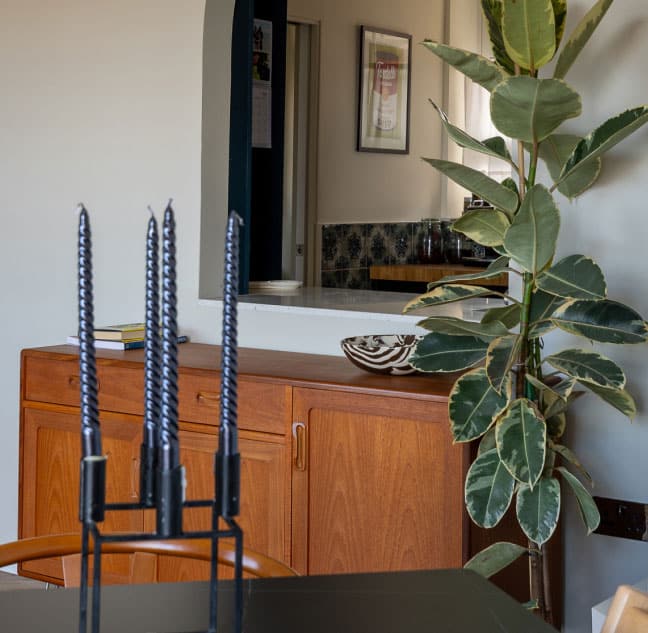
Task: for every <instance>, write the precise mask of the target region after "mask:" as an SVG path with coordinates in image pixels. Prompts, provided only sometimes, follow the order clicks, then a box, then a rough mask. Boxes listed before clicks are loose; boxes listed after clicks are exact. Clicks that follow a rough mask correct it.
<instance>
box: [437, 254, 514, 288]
mask: <svg viewBox="0 0 648 633" xmlns="http://www.w3.org/2000/svg"><path fill="white" fill-rule="evenodd" d="M508 263H509V258H508V257H498V258H497V259H496V260H495V261H493V262H491V263H490V264H489V265H488V267H487V268H485V269H484V270H480V271H478V272H476V273H469V274H465V275H448V276H447V277H443V278H442V279H439V281H432V282H430V283H429V284H428V290H431V289H432V288H435V287H436V286H442V285H444V284H450V283H457V282H459V283H461V282H462V281H475V280H477V279H490V278H491V277H499V275H501V274H502V273H503V272H505V271H506V270H507V266H508Z"/></svg>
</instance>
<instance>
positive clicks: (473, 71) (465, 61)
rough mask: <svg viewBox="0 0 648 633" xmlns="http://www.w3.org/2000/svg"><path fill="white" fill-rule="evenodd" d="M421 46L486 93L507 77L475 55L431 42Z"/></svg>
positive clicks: (495, 65) (497, 68)
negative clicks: (484, 89)
mask: <svg viewBox="0 0 648 633" xmlns="http://www.w3.org/2000/svg"><path fill="white" fill-rule="evenodd" d="M423 46H425V48H427V49H428V50H429V51H430V52H432V53H434V54H435V55H436V56H437V57H440V58H441V59H442V60H443V61H444V62H447V63H448V64H450V66H452V67H453V68H456V69H457V70H458V71H459V72H460V73H463V74H464V75H466V77H468V79H471V80H472V81H474V82H475V83H476V84H479V85H480V86H482V87H484V88H486V90H488V91H491V90H492V89H493V88H494V87H495V86H496V85H497V84H498V83H499V82H500V81H502V80H503V79H504V78H505V77H506V76H507V75H506V74H505V73H504V72H503V71H502V69H501V68H500V67H499V66H498V65H497V64H494V63H493V62H492V61H490V59H487V58H486V57H482V56H481V55H477V54H476V53H471V52H470V51H464V50H462V49H460V48H455V47H453V46H448V45H447V44H441V43H440V42H433V41H432V40H425V41H424V42H423Z"/></svg>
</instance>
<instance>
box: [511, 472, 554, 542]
mask: <svg viewBox="0 0 648 633" xmlns="http://www.w3.org/2000/svg"><path fill="white" fill-rule="evenodd" d="M515 511H516V514H517V519H518V523H519V524H520V527H521V528H522V530H523V532H524V533H525V534H526V535H527V537H528V538H529V540H530V541H532V542H534V543H536V544H538V545H542V544H543V543H546V542H547V541H548V540H549V539H550V538H551V535H552V534H553V533H554V531H555V529H556V526H557V525H558V517H559V516H560V484H559V483H558V480H557V479H555V478H554V477H543V478H542V479H540V481H538V483H537V485H536V486H535V487H534V488H533V489H531V488H530V487H529V486H527V485H524V484H523V485H521V486H520V489H519V490H518V494H517V503H516V508H515Z"/></svg>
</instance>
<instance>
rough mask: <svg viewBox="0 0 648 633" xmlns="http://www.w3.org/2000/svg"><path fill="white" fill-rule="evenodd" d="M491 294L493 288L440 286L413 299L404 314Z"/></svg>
mask: <svg viewBox="0 0 648 633" xmlns="http://www.w3.org/2000/svg"><path fill="white" fill-rule="evenodd" d="M490 294H493V289H492V288H482V287H481V286H465V285H462V284H452V285H447V286H439V287H438V288H434V289H433V290H430V291H429V292H426V293H425V294H422V295H419V296H418V297H415V298H414V299H412V300H411V301H410V302H409V303H407V304H406V305H405V307H404V308H403V312H411V311H412V310H418V309H419V308H426V307H429V306H438V305H443V304H444V303H454V302H455V301H463V300H464V299H471V298H473V297H483V296H484V295H490Z"/></svg>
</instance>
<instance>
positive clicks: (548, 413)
mask: <svg viewBox="0 0 648 633" xmlns="http://www.w3.org/2000/svg"><path fill="white" fill-rule="evenodd" d="M584 393H585V392H584V391H572V392H571V393H570V394H569V395H568V396H567V397H566V398H561V397H560V396H557V395H556V394H555V392H553V391H547V392H545V393H544V395H543V400H544V408H543V411H542V415H543V416H544V417H545V419H547V418H553V417H555V416H557V415H561V414H562V413H565V411H567V409H569V407H570V406H571V404H572V402H574V400H576V399H577V398H580V397H581V396H582V395H583V394H584Z"/></svg>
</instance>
